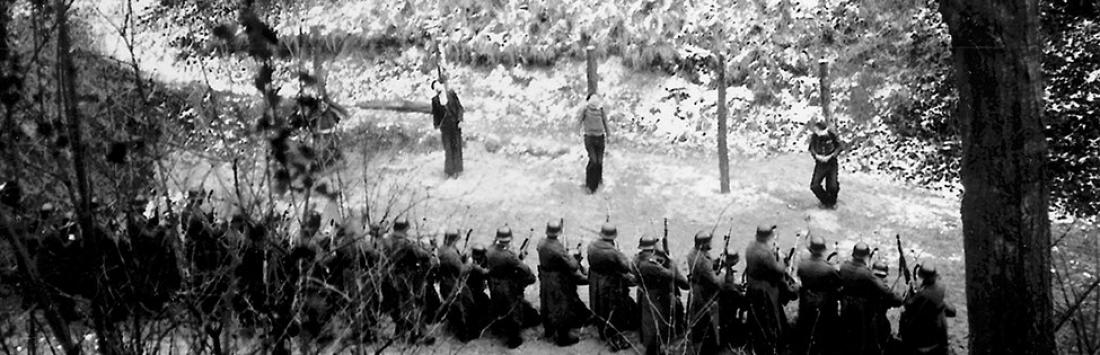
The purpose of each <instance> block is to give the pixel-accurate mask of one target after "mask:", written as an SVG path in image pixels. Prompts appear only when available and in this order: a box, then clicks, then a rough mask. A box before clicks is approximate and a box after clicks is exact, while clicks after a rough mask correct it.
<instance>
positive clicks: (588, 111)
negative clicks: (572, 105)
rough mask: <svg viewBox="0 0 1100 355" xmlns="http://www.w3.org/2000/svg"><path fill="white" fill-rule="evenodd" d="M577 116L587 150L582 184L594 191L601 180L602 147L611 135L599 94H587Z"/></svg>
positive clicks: (605, 111)
mask: <svg viewBox="0 0 1100 355" xmlns="http://www.w3.org/2000/svg"><path fill="white" fill-rule="evenodd" d="M578 118H579V119H578V121H579V124H580V128H581V133H583V134H584V149H585V150H587V151H588V167H587V168H586V169H585V174H584V176H585V178H584V185H585V187H586V188H588V192H589V193H595V192H596V189H598V188H599V187H600V184H601V183H602V182H603V155H604V148H605V147H606V145H607V138H609V137H610V135H611V130H610V129H609V128H608V125H607V110H606V109H605V108H604V106H603V100H602V98H601V97H600V94H589V95H588V99H587V104H585V106H584V108H582V109H581V112H580V114H579V115H578Z"/></svg>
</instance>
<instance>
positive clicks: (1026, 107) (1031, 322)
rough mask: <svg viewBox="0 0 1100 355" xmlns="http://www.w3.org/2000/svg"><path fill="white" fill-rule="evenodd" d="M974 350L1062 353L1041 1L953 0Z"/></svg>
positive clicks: (949, 10)
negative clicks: (1055, 311) (1053, 264)
mask: <svg viewBox="0 0 1100 355" xmlns="http://www.w3.org/2000/svg"><path fill="white" fill-rule="evenodd" d="M940 12H941V13H942V15H943V17H944V20H945V22H946V23H947V25H948V29H949V31H950V34H951V46H952V55H953V57H954V63H955V67H956V69H957V70H955V77H956V80H957V87H958V90H959V107H958V112H957V117H958V122H959V128H960V131H961V133H962V144H963V161H962V170H961V175H962V184H963V188H964V190H965V194H964V195H963V199H962V222H963V238H964V246H965V248H966V299H967V306H968V307H969V312H968V320H969V322H970V353H971V354H1054V353H1056V349H1055V343H1054V334H1053V328H1052V307H1053V306H1052V303H1051V301H1052V297H1051V289H1050V287H1051V283H1050V272H1049V270H1050V246H1051V243H1050V220H1049V217H1048V215H1047V207H1048V199H1049V193H1050V191H1049V187H1048V185H1047V184H1048V176H1047V175H1048V174H1047V169H1046V167H1045V165H1046V162H1047V146H1046V141H1045V138H1044V136H1043V127H1044V125H1043V122H1042V117H1041V115H1040V113H1041V112H1042V99H1041V92H1042V83H1041V80H1040V75H1039V58H1040V57H1039V56H1040V52H1039V50H1040V48H1042V43H1041V42H1040V40H1039V35H1038V32H1039V16H1038V15H1039V13H1038V0H945V1H942V2H941V3H940Z"/></svg>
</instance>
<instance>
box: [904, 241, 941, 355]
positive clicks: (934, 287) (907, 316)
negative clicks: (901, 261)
mask: <svg viewBox="0 0 1100 355" xmlns="http://www.w3.org/2000/svg"><path fill="white" fill-rule="evenodd" d="M917 276H920V278H921V286H920V288H919V289H917V290H916V292H915V293H913V295H912V296H910V297H909V299H907V300H905V309H904V310H903V311H902V312H901V321H900V322H899V323H900V325H899V327H898V328H899V332H900V333H901V340H902V344H903V346H904V348H905V350H906V351H907V352H906V354H907V355H908V354H912V355H917V354H920V355H946V354H948V343H947V318H946V317H955V307H954V306H952V305H951V304H949V303H947V302H945V301H944V295H945V293H946V290H944V288H943V285H941V284H940V283H939V282H937V281H939V273H937V272H936V266H935V265H933V264H931V263H928V262H926V263H924V264H922V265H921V266H920V268H919V269H918V270H917Z"/></svg>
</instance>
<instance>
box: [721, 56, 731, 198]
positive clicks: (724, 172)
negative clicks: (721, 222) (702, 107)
mask: <svg viewBox="0 0 1100 355" xmlns="http://www.w3.org/2000/svg"><path fill="white" fill-rule="evenodd" d="M726 116H727V109H726V56H725V55H723V54H718V175H719V176H720V179H722V180H721V182H720V185H721V189H722V193H724V194H728V193H730V152H729V147H727V146H726V132H727V131H729V125H728V124H727V123H726Z"/></svg>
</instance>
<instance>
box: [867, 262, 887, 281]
mask: <svg viewBox="0 0 1100 355" xmlns="http://www.w3.org/2000/svg"><path fill="white" fill-rule="evenodd" d="M871 271H872V273H874V274H875V276H878V277H886V275H888V274H889V273H890V267H889V266H886V264H883V263H882V262H881V261H876V262H875V264H874V265H872V266H871Z"/></svg>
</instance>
